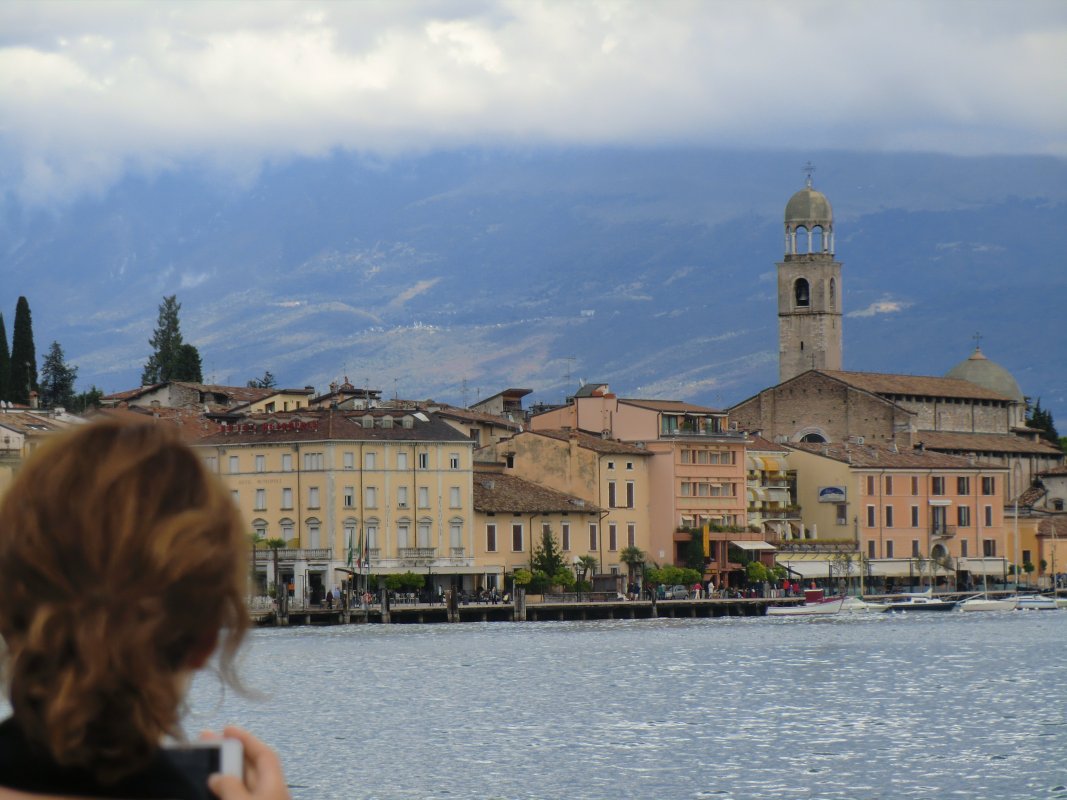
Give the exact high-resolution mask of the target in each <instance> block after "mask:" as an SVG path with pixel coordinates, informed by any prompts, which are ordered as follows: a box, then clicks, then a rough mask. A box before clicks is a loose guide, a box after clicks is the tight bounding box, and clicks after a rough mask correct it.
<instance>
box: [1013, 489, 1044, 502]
mask: <svg viewBox="0 0 1067 800" xmlns="http://www.w3.org/2000/svg"><path fill="white" fill-rule="evenodd" d="M1044 496H1045V487H1044V486H1031V487H1030V488H1029V489H1027V490H1026V491H1025V492H1023V493H1022V494H1021V495H1019V505H1021V506H1032V505H1033V504H1034V503H1036V502H1037V501H1038V500H1040V499H1041V498H1042V497H1044Z"/></svg>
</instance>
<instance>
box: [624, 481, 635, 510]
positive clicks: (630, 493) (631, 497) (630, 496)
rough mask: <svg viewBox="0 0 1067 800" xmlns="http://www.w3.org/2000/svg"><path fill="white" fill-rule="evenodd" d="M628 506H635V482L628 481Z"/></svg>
mask: <svg viewBox="0 0 1067 800" xmlns="http://www.w3.org/2000/svg"><path fill="white" fill-rule="evenodd" d="M626 507H627V508H633V507H634V482H633V481H626Z"/></svg>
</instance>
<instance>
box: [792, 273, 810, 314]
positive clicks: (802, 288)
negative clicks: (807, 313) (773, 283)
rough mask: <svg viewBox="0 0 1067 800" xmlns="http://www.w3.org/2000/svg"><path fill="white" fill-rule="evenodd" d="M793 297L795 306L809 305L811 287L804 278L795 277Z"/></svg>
mask: <svg viewBox="0 0 1067 800" xmlns="http://www.w3.org/2000/svg"><path fill="white" fill-rule="evenodd" d="M793 298H794V300H795V301H796V307H797V308H807V307H808V306H810V305H811V289H810V287H809V286H808V282H807V280H805V279H804V278H797V282H796V283H794V284H793Z"/></svg>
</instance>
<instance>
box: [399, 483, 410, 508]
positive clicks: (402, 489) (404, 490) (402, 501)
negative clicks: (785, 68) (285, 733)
mask: <svg viewBox="0 0 1067 800" xmlns="http://www.w3.org/2000/svg"><path fill="white" fill-rule="evenodd" d="M396 504H397V506H399V507H400V508H407V507H408V487H406V486H398V487H397V490H396Z"/></svg>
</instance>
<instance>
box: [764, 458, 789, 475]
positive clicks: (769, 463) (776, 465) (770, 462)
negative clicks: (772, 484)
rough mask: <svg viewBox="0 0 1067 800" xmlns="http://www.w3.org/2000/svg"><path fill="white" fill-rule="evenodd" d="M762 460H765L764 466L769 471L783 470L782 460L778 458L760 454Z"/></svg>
mask: <svg viewBox="0 0 1067 800" xmlns="http://www.w3.org/2000/svg"><path fill="white" fill-rule="evenodd" d="M759 460H760V461H762V462H763V468H764V469H765V470H766V471H767V472H783V471H784V469H783V467H782V462H781V461H779V460H778V459H777V458H771V457H770V456H760V459H759Z"/></svg>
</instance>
